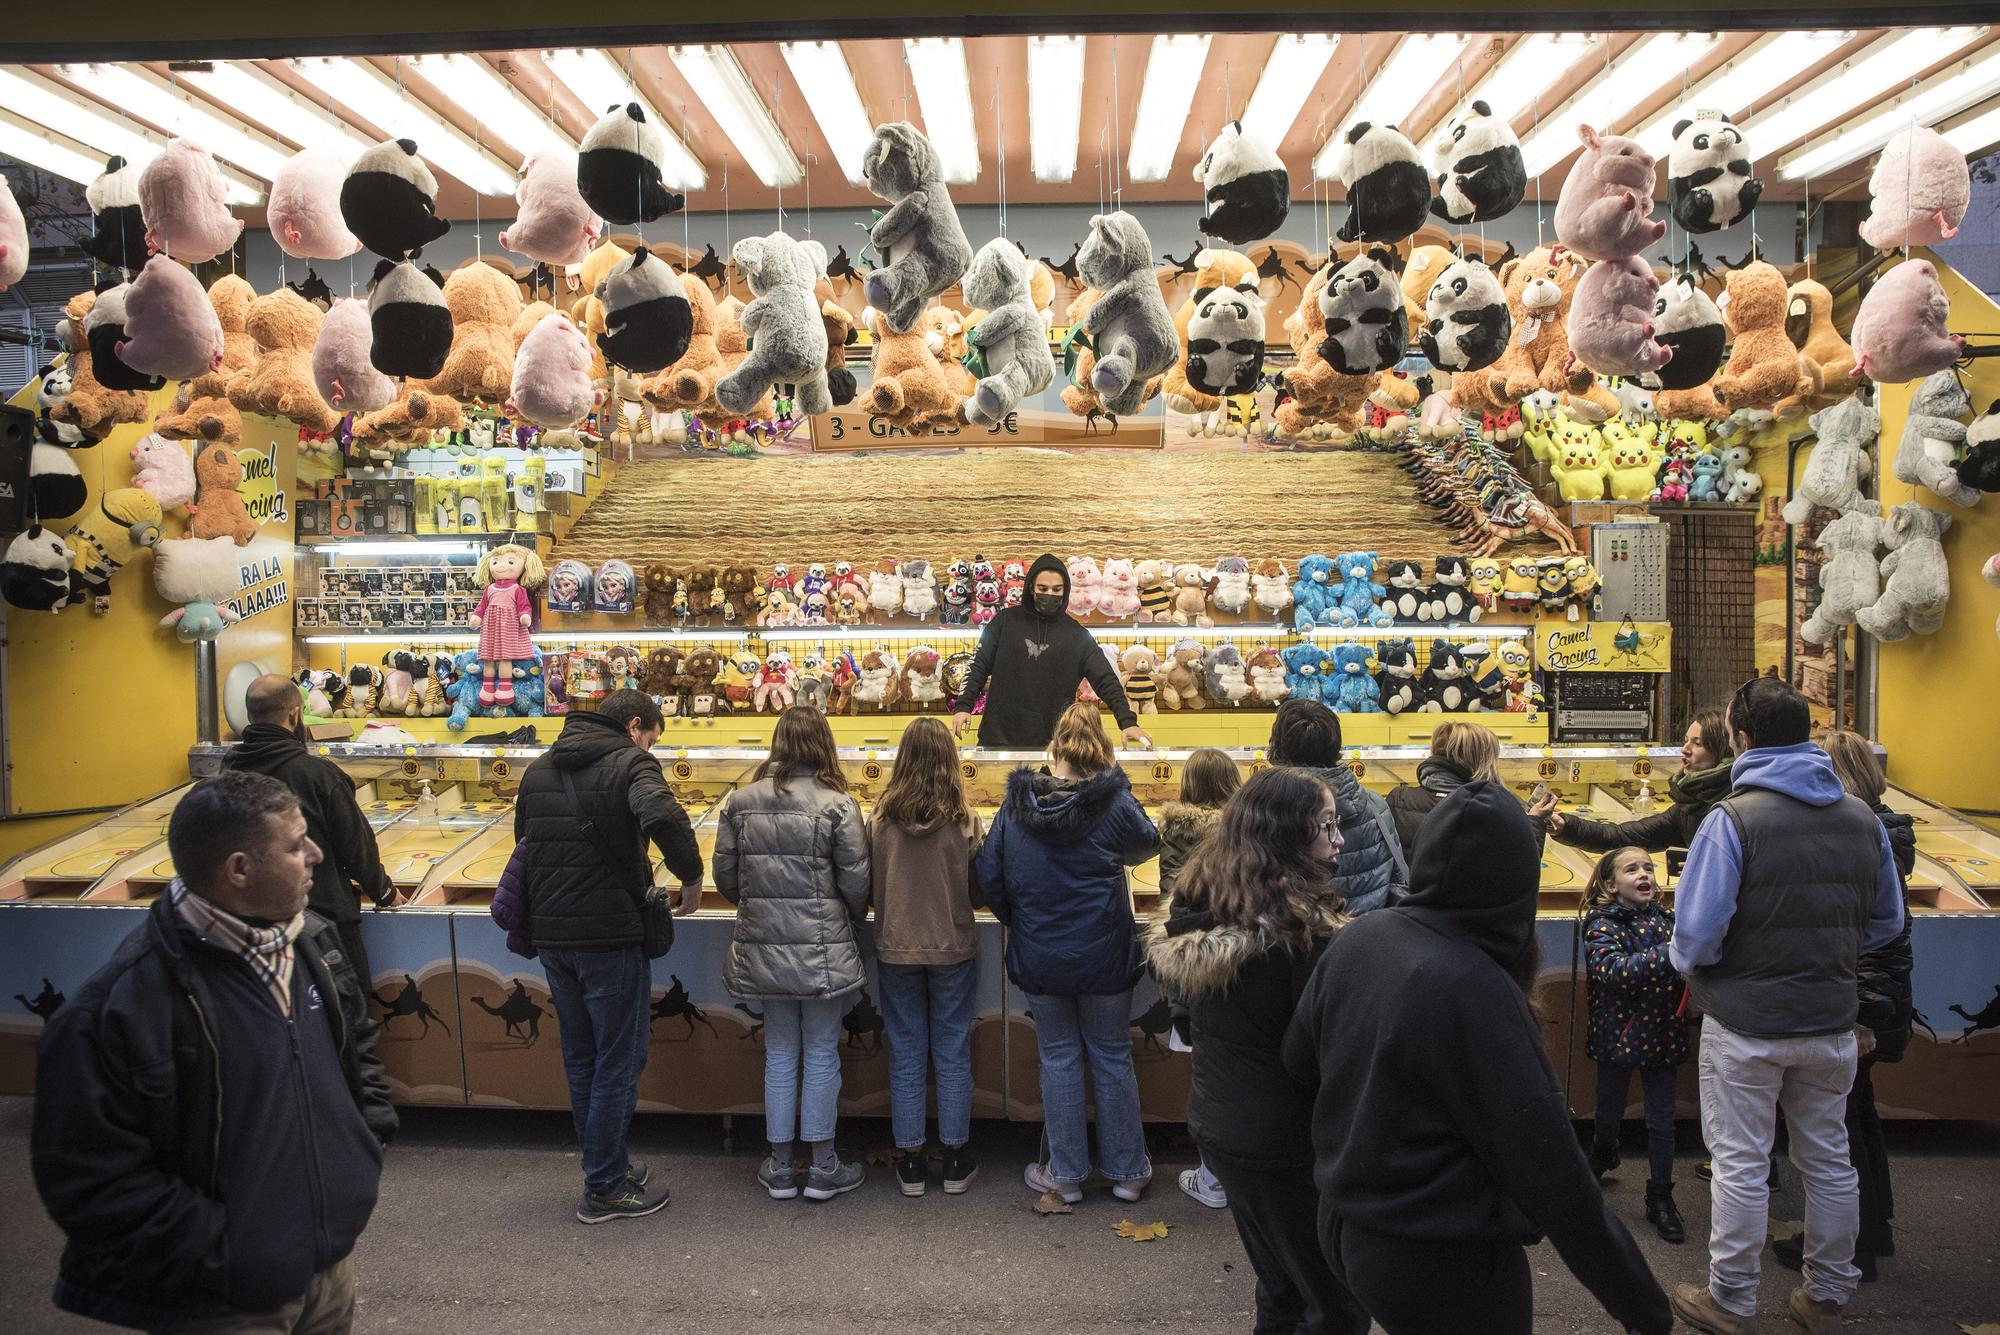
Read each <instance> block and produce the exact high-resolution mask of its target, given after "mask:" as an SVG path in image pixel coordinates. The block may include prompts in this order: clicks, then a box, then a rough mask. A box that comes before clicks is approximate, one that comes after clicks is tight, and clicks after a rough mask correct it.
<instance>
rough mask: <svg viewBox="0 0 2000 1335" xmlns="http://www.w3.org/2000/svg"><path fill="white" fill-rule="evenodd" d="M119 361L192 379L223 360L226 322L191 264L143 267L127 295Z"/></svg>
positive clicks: (148, 372)
mask: <svg viewBox="0 0 2000 1335" xmlns="http://www.w3.org/2000/svg"><path fill="white" fill-rule="evenodd" d="M118 360H120V361H122V362H124V363H125V364H126V365H127V366H129V367H131V368H132V369H133V370H135V371H138V372H140V373H141V374H142V375H156V376H161V377H164V378H165V379H168V380H188V379H192V378H193V377H195V376H198V375H206V374H207V373H208V372H210V371H213V370H215V369H216V368H217V367H219V366H221V365H222V321H220V320H218V319H217V318H216V317H215V307H214V306H212V305H210V304H209V300H208V293H207V292H205V291H203V290H202V286H201V280H200V279H198V278H196V277H195V276H194V274H193V273H192V272H190V271H189V269H188V268H187V266H186V265H183V264H176V263H175V262H173V261H172V260H163V261H162V262H161V263H158V264H148V265H147V266H146V267H145V268H143V269H141V270H139V276H138V277H137V278H134V279H133V280H132V290H131V291H130V292H128V293H126V296H125V338H124V341H123V342H121V343H120V344H119V345H118Z"/></svg>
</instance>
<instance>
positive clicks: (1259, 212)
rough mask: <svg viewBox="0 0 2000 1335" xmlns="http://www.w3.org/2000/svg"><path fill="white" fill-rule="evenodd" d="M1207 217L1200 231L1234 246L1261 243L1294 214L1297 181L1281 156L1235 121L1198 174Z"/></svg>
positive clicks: (1199, 223)
mask: <svg viewBox="0 0 2000 1335" xmlns="http://www.w3.org/2000/svg"><path fill="white" fill-rule="evenodd" d="M1194 179H1195V180H1197V181H1200V182H1201V188H1202V189H1203V190H1204V191H1206V192H1207V193H1206V195H1205V196H1204V197H1205V198H1206V199H1207V200H1208V212H1207V213H1206V214H1204V215H1203V216H1202V217H1201V218H1200V219H1199V220H1198V221H1197V222H1196V223H1195V227H1196V228H1198V229H1199V230H1200V231H1201V232H1202V233H1204V234H1205V235H1208V236H1219V237H1221V238H1222V239H1223V240H1224V241H1227V242H1229V243H1230V244H1231V245H1235V246H1240V245H1243V244H1245V243H1246V242H1250V241H1261V240H1263V239H1264V238H1265V237H1267V236H1270V235H1271V234H1272V233H1273V232H1276V231H1277V230H1278V228H1280V227H1281V226H1283V225H1284V222H1285V215H1286V214H1288V213H1290V212H1291V209H1292V177H1291V173H1289V172H1287V171H1286V170H1285V164H1284V163H1282V162H1280V161H1279V160H1278V155H1277V154H1276V153H1273V152H1272V151H1271V150H1270V149H1269V148H1268V147H1266V146H1265V145H1264V144H1263V143H1261V142H1260V141H1258V140H1256V139H1252V138H1250V137H1249V136H1247V135H1245V134H1244V133H1243V122H1242V121H1231V122H1229V124H1227V125H1225V126H1223V127H1222V132H1221V133H1220V134H1218V135H1216V136H1215V142H1214V143H1212V144H1210V145H1209V146H1208V152H1206V153H1204V154H1202V157H1201V161H1200V162H1199V163H1198V164H1196V166H1195V169H1194Z"/></svg>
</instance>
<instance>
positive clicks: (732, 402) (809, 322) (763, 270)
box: [715, 232, 833, 417]
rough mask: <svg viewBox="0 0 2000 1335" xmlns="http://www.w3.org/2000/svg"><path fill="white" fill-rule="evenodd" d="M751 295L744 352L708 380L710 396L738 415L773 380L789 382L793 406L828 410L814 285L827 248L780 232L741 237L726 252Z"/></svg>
mask: <svg viewBox="0 0 2000 1335" xmlns="http://www.w3.org/2000/svg"><path fill="white" fill-rule="evenodd" d="M730 258H732V259H733V260H734V261H735V262H736V269H737V272H738V273H741V274H742V275H743V276H744V279H745V281H746V282H748V283H749V284H750V291H751V293H752V295H753V296H754V298H755V299H754V300H753V301H751V303H750V304H749V305H748V306H746V307H744V309H743V317H742V319H743V332H744V333H745V335H747V336H748V338H749V348H750V350H749V355H747V356H746V357H745V358H744V359H743V360H742V361H741V362H740V363H738V364H737V366H736V368H735V369H734V370H732V371H731V372H730V373H729V374H728V375H725V376H723V377H722V378H721V379H720V380H717V381H716V382H715V401H716V402H717V403H719V404H721V405H722V407H723V409H724V411H726V412H732V413H741V412H745V411H747V410H748V409H749V408H751V407H752V406H753V405H755V404H756V402H757V401H758V400H759V399H761V398H763V397H764V396H765V395H766V394H768V393H769V392H770V390H771V386H772V385H774V384H779V383H785V384H796V385H797V386H798V387H799V388H798V405H799V411H801V412H803V413H804V414H806V416H808V417H817V416H819V415H821V414H823V413H828V412H832V411H833V400H832V399H831V398H830V397H829V395H828V392H827V387H826V324H825V323H824V322H823V321H822V320H821V319H820V314H819V299H818V297H816V296H815V295H814V292H813V289H814V286H815V285H816V284H817V283H818V282H819V280H820V278H821V276H822V275H823V274H824V272H825V269H826V247H824V246H822V245H820V243H819V242H817V241H794V240H793V239H792V238H791V237H789V236H787V235H785V234H784V233H783V232H773V233H771V234H770V235H769V236H761V237H745V238H744V239H743V240H741V241H738V242H737V243H736V246H735V248H734V249H733V250H732V251H731V252H730Z"/></svg>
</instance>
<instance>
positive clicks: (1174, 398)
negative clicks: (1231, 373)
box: [1160, 250, 1257, 416]
mask: <svg viewBox="0 0 2000 1335" xmlns="http://www.w3.org/2000/svg"><path fill="white" fill-rule="evenodd" d="M1197 258H1198V260H1199V266H1198V267H1197V268H1196V269H1195V271H1194V286H1193V287H1192V288H1190V289H1189V291H1188V297H1187V300H1186V301H1183V302H1182V303H1181V304H1180V309H1178V310H1176V311H1175V312H1174V332H1175V333H1177V334H1178V335H1179V336H1180V341H1181V356H1180V360H1179V361H1177V362H1175V363H1174V364H1173V365H1172V366H1170V367H1168V368H1167V370H1166V374H1164V375H1162V376H1161V377H1160V393H1162V394H1164V395H1166V397H1167V406H1168V407H1169V408H1172V409H1173V410H1174V411H1175V412H1177V413H1183V414H1186V415H1188V416H1193V415H1194V414H1196V413H1212V412H1214V411H1215V410H1216V409H1218V408H1220V407H1221V406H1222V400H1221V399H1218V398H1216V397H1215V396H1213V395H1211V394H1204V393H1202V392H1201V391H1200V390H1198V389H1196V388H1195V387H1194V386H1193V385H1191V384H1189V383H1188V378H1187V350H1188V322H1189V321H1191V320H1193V319H1194V305H1195V293H1197V292H1203V291H1206V290H1208V289H1209V288H1217V287H1235V286H1236V285H1237V284H1238V283H1240V282H1242V281H1243V280H1244V279H1245V278H1248V277H1249V276H1250V275H1251V274H1254V273H1256V272H1257V266H1256V264H1255V263H1253V262H1252V261H1251V259H1250V257H1249V256H1248V255H1242V254H1238V253H1237V252H1236V251H1233V250H1205V251H1203V252H1202V253H1201V254H1200V255H1199V256H1198V257H1197Z"/></svg>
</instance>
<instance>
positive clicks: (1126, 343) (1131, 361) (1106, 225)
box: [1076, 209, 1181, 417]
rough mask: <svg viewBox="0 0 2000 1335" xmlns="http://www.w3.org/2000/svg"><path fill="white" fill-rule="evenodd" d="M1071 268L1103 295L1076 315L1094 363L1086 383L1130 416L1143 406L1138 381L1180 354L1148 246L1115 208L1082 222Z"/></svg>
mask: <svg viewBox="0 0 2000 1335" xmlns="http://www.w3.org/2000/svg"><path fill="white" fill-rule="evenodd" d="M1076 270H1077V273H1078V275H1079V276H1080V277H1082V279H1083V281H1084V282H1085V283H1087V284H1089V285H1090V286H1091V287H1094V288H1096V289H1097V290H1098V291H1099V292H1101V293H1103V294H1104V295H1102V296H1101V297H1099V298H1098V299H1097V303H1096V304H1095V305H1093V306H1092V307H1091V308H1090V313H1089V314H1088V315H1086V316H1084V320H1083V327H1084V332H1086V333H1087V334H1089V335H1090V342H1091V347H1092V348H1094V349H1095V350H1096V353H1097V364H1096V365H1095V366H1093V367H1092V368H1091V372H1090V385H1091V388H1092V389H1095V390H1096V391H1097V395H1098V397H1099V398H1100V399H1102V400H1103V401H1104V408H1105V411H1107V412H1109V413H1112V414H1114V415H1116V416H1118V417H1123V416H1125V415H1126V414H1128V413H1135V412H1137V411H1138V410H1139V405H1140V404H1142V403H1144V402H1145V401H1146V382H1147V381H1149V380H1151V379H1152V378H1153V377H1154V376H1156V375H1159V374H1161V373H1162V372H1164V371H1165V370H1166V369H1167V368H1168V367H1170V366H1172V365H1173V364H1174V362H1175V361H1176V360H1177V359H1178V358H1179V357H1180V351H1181V344H1180V335H1179V333H1178V331H1176V330H1175V328H1174V317H1173V315H1172V314H1171V313H1170V312H1169V311H1168V310H1167V302H1166V298H1164V297H1162V296H1161V295H1160V282H1159V279H1158V278H1157V277H1155V276H1154V273H1153V243H1152V240H1151V239H1150V238H1149V237H1147V235H1146V229H1145V228H1143V227H1141V226H1140V225H1139V220H1138V219H1137V218H1134V217H1133V216H1132V215H1131V214H1129V213H1127V212H1125V211H1124V210H1123V209H1120V210H1119V211H1118V212H1116V213H1099V214H1094V215H1092V217H1091V219H1090V236H1089V237H1088V238H1087V239H1086V240H1085V241H1084V243H1083V246H1082V248H1081V249H1080V250H1078V252H1077V256H1076Z"/></svg>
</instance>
